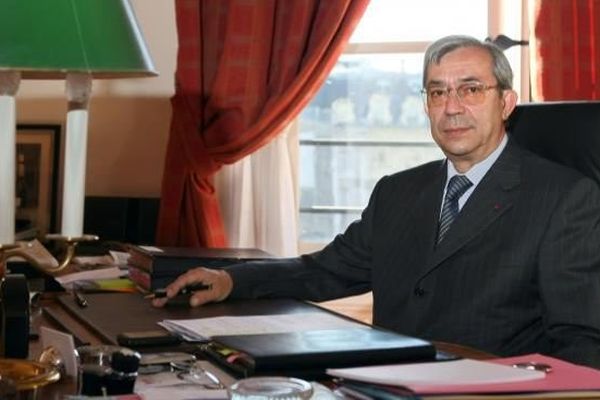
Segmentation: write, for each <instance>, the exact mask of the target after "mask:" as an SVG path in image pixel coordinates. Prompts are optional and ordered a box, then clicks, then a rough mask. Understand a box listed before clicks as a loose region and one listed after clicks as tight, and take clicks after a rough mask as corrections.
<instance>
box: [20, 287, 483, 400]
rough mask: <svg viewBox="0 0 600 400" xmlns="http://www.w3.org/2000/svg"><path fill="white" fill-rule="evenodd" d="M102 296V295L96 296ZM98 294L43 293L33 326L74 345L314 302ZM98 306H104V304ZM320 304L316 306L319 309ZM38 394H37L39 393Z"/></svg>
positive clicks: (58, 393)
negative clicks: (79, 299)
mask: <svg viewBox="0 0 600 400" xmlns="http://www.w3.org/2000/svg"><path fill="white" fill-rule="evenodd" d="M100 296H102V297H100ZM104 296H107V294H98V295H95V294H94V295H92V294H90V295H88V303H89V306H88V308H86V309H84V310H82V309H80V308H79V306H77V305H76V304H75V303H74V302H73V300H72V298H71V297H70V296H68V295H60V294H58V295H57V294H45V295H44V296H43V298H42V302H41V304H42V307H43V309H44V312H41V311H40V312H37V313H36V314H35V315H34V317H33V318H32V320H33V324H32V327H33V329H34V330H36V329H38V330H39V327H40V326H49V327H52V328H56V329H59V330H63V331H68V332H70V333H72V334H73V336H74V337H75V340H76V345H81V344H83V343H89V344H103V343H114V342H115V337H116V333H118V332H121V331H126V330H145V329H155V328H156V321H158V320H162V319H164V318H199V317H208V316H219V315H224V314H229V315H247V314H249V313H252V314H257V313H258V314H260V313H263V314H272V313H274V312H278V313H281V312H285V313H299V312H307V311H308V310H313V311H314V310H315V306H314V305H310V304H305V303H301V302H296V301H290V300H258V301H253V306H252V307H250V308H247V307H240V304H239V303H240V302H224V303H218V304H211V305H208V306H204V307H199V308H195V309H190V308H185V307H180V308H171V309H155V308H152V307H148V301H147V300H145V299H143V298H142V297H141V296H126V297H123V296H115V295H114V294H111V295H108V296H109V297H104ZM101 299H104V301H106V300H107V299H109V301H114V302H116V303H115V306H114V307H113V308H111V310H112V312H108V313H107V312H106V311H101V315H100V318H94V321H96V322H95V323H94V324H95V326H94V325H93V324H92V325H90V324H86V323H85V322H84V321H82V320H81V319H80V318H78V317H77V316H76V315H75V314H79V315H81V313H82V312H83V314H87V313H94V312H97V311H98V310H97V309H96V307H95V304H99V302H100V300H101ZM98 309H102V310H106V304H104V307H98ZM319 309H320V308H317V310H319ZM125 310H128V312H131V313H134V314H130V315H136V316H139V318H137V317H136V318H118V314H117V312H119V313H125ZM98 321H99V322H98ZM436 346H437V347H438V349H439V350H443V351H447V352H450V353H454V354H458V355H461V356H464V357H470V358H478V359H483V358H489V357H490V355H489V354H486V353H482V352H478V351H475V350H473V349H470V348H466V347H463V346H457V345H452V344H446V343H436ZM41 350H42V349H41V343H40V342H39V341H33V342H31V345H30V358H32V359H34V358H37V357H38V355H39V354H40V352H41ZM75 391H76V384H75V382H74V381H73V380H70V379H67V380H65V381H61V382H59V383H56V384H53V385H50V386H48V387H45V388H41V389H40V390H39V392H40V394H39V395H41V397H39V398H43V399H48V400H53V399H57V400H58V399H61V398H62V397H63V396H64V395H65V394H73V393H75ZM39 395H38V396H39Z"/></svg>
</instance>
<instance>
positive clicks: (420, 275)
mask: <svg viewBox="0 0 600 400" xmlns="http://www.w3.org/2000/svg"><path fill="white" fill-rule="evenodd" d="M445 180H446V167H445V164H444V162H443V161H439V162H433V163H429V164H425V165H423V166H420V167H417V168H414V169H411V170H408V171H403V172H400V173H397V174H394V175H390V176H386V177H384V178H383V179H381V180H380V181H379V182H378V183H377V185H376V187H375V189H374V190H373V193H372V195H371V198H370V201H369V204H368V206H367V207H366V209H365V210H364V211H363V214H362V216H361V219H360V220H358V221H356V222H354V223H352V224H351V225H350V226H349V227H348V228H347V230H346V231H345V232H344V233H343V234H341V235H338V236H337V237H336V238H335V239H334V240H333V242H332V243H330V244H329V245H328V246H327V247H326V248H325V249H323V250H322V251H320V252H317V253H314V254H310V255H306V256H303V257H301V258H296V259H287V260H280V261H275V262H270V263H269V262H267V263H252V264H250V265H248V264H246V265H245V266H242V267H240V266H235V267H232V268H230V269H228V270H229V272H230V273H231V275H232V277H233V281H234V290H233V293H232V297H279V296H291V297H296V298H303V299H310V300H325V299H330V298H335V297H342V296H347V295H351V294H357V293H362V292H365V291H368V290H373V301H374V303H373V322H374V324H376V325H379V326H382V327H385V328H389V329H392V330H395V331H398V332H400V333H404V334H409V335H413V336H419V337H422V338H426V339H431V340H437V341H446V342H452V343H460V344H464V345H468V346H472V347H475V348H477V349H481V350H485V351H488V352H491V353H495V354H498V355H503V356H509V355H516V354H524V353H531V352H539V353H545V354H550V355H554V356H557V357H561V358H564V359H567V360H571V361H575V362H579V363H585V364H588V365H593V366H596V367H600V189H599V188H598V186H597V184H596V183H595V182H593V181H592V180H590V179H588V178H585V177H584V176H583V175H581V174H579V173H577V172H576V171H574V170H571V169H568V168H565V167H563V166H560V165H558V164H554V163H552V162H550V161H547V160H545V159H542V158H540V157H538V156H536V155H534V154H533V153H530V152H528V151H526V150H524V149H521V148H520V147H518V145H517V144H516V143H515V142H514V141H513V140H509V142H508V144H507V146H506V148H505V149H504V151H503V152H502V154H501V155H500V157H499V158H498V160H497V161H496V162H495V163H494V165H493V166H492V168H491V169H490V170H489V171H488V173H487V174H486V176H485V177H484V178H483V180H482V181H481V182H480V183H479V185H478V186H477V187H476V188H475V190H474V192H473V193H472V195H471V197H470V198H469V200H468V201H467V202H466V204H465V205H464V206H463V208H462V210H461V212H460V214H459V215H458V218H457V219H456V220H455V221H454V223H453V224H452V226H451V227H450V230H449V231H448V233H447V234H446V237H445V238H444V240H443V241H442V242H441V243H440V244H439V245H437V246H436V244H435V239H436V234H437V225H438V224H437V221H438V218H439V213H440V209H441V202H442V192H443V188H444V184H445Z"/></svg>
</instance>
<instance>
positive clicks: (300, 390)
mask: <svg viewBox="0 0 600 400" xmlns="http://www.w3.org/2000/svg"><path fill="white" fill-rule="evenodd" d="M312 391H313V390H312V386H311V384H310V383H308V382H306V381H303V380H302V379H296V378H284V377H277V376H273V377H269V376H266V377H258V378H246V379H242V380H239V381H237V382H236V383H234V384H233V385H231V386H230V387H229V398H230V399H232V400H306V399H309V398H310V396H311V395H312Z"/></svg>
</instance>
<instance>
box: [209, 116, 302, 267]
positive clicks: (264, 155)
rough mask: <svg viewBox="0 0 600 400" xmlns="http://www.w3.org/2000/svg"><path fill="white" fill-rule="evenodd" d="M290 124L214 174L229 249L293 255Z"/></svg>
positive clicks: (293, 141) (294, 185) (294, 182)
mask: <svg viewBox="0 0 600 400" xmlns="http://www.w3.org/2000/svg"><path fill="white" fill-rule="evenodd" d="M296 125H297V124H294V123H292V126H289V127H287V128H286V129H285V130H284V132H282V133H281V134H279V135H277V137H276V138H275V139H273V140H272V141H271V142H270V143H269V144H267V145H266V146H263V147H262V148H260V149H259V150H258V151H256V152H254V153H252V154H250V155H249V156H247V157H244V158H243V159H241V160H240V161H238V162H236V163H234V164H231V165H226V166H224V167H223V168H221V170H220V171H219V172H218V173H217V174H216V177H215V178H216V179H215V185H216V188H217V194H218V197H219V203H220V205H221V210H222V216H223V221H224V224H225V232H226V233H227V237H228V239H229V245H230V246H231V247H239V248H259V249H263V250H265V251H266V252H268V253H270V254H273V255H274V256H278V257H293V256H297V255H298V179H297V172H298V168H297V155H298V150H299V147H300V146H299V143H298V135H297V126H296Z"/></svg>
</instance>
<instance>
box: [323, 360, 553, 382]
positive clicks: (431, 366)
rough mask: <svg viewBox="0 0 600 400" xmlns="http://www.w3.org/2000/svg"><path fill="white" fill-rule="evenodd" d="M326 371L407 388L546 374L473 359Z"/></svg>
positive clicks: (507, 380)
mask: <svg viewBox="0 0 600 400" xmlns="http://www.w3.org/2000/svg"><path fill="white" fill-rule="evenodd" d="M327 373H328V374H329V375H333V376H336V377H338V378H344V379H351V380H356V381H363V382H370V383H378V384H381V385H396V386H407V387H411V386H412V385H416V386H441V385H482V384H491V383H509V382H521V381H528V380H533V379H543V378H545V376H546V373H545V372H542V371H529V370H524V369H517V368H512V367H510V366H507V365H499V364H495V363H491V362H486V361H478V360H470V359H462V360H454V361H441V362H428V363H417V364H397V365H378V366H371V367H357V368H340V369H328V370H327Z"/></svg>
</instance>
